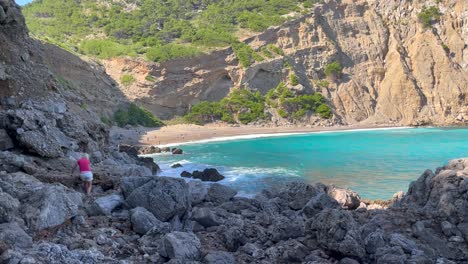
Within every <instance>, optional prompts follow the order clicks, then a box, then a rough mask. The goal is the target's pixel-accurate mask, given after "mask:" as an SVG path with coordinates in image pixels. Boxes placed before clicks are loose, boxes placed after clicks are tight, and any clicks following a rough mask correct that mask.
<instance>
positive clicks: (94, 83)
mask: <svg viewBox="0 0 468 264" xmlns="http://www.w3.org/2000/svg"><path fill="white" fill-rule="evenodd" d="M103 72H104V71H103V69H100V68H99V67H98V66H97V65H93V64H90V63H87V62H84V61H82V60H81V59H80V58H79V57H77V56H75V55H73V54H71V53H68V52H66V51H64V50H61V49H59V48H57V47H54V46H51V45H46V44H42V43H41V42H38V41H35V40H32V39H30V38H29V37H28V33H27V29H26V26H25V24H24V18H23V15H22V14H21V11H20V8H19V6H18V5H16V4H15V3H14V1H13V0H11V1H7V0H2V1H0V132H1V133H2V140H6V138H8V140H7V141H8V143H9V144H4V145H2V146H1V147H0V150H1V151H3V150H10V149H14V150H18V151H24V152H27V153H31V154H33V155H35V156H37V157H42V158H56V157H62V156H66V155H74V153H76V152H79V151H87V152H89V153H95V154H96V155H97V156H101V155H102V154H101V153H100V151H102V150H105V149H106V148H107V147H108V146H107V141H108V132H107V129H106V127H105V126H104V125H103V124H102V123H101V120H100V118H101V117H102V116H108V115H110V114H111V113H113V112H114V111H115V109H116V108H117V107H118V105H119V104H122V103H125V102H126V98H125V97H124V96H123V94H122V93H121V92H120V90H119V89H118V88H117V86H116V85H115V84H114V83H113V81H112V79H111V78H110V77H109V76H107V75H105V74H104V73H103ZM10 137H11V143H10V140H9V138H10ZM2 142H3V141H2ZM101 158H102V157H101ZM2 168H3V167H2ZM2 170H3V169H2Z"/></svg>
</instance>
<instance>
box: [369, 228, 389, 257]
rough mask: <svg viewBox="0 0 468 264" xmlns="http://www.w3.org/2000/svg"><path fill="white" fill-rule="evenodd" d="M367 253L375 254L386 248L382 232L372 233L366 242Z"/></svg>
mask: <svg viewBox="0 0 468 264" xmlns="http://www.w3.org/2000/svg"><path fill="white" fill-rule="evenodd" d="M364 244H365V247H366V251H367V253H369V254H375V253H376V252H377V250H378V249H379V248H381V247H385V246H386V242H385V238H384V234H383V232H382V231H381V230H376V231H374V232H372V233H370V234H369V235H368V236H367V237H366V239H365V240H364Z"/></svg>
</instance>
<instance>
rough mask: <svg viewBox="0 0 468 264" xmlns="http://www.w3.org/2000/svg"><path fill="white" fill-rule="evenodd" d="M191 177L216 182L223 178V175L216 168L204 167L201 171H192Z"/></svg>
mask: <svg viewBox="0 0 468 264" xmlns="http://www.w3.org/2000/svg"><path fill="white" fill-rule="evenodd" d="M192 177H193V178H194V179H199V180H202V181H210V182H217V181H221V180H224V176H223V175H221V174H220V173H219V172H218V170H216V169H214V168H210V169H205V170H203V171H194V172H192Z"/></svg>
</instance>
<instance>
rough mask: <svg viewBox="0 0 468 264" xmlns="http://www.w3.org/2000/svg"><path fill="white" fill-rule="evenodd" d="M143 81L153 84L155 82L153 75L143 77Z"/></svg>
mask: <svg viewBox="0 0 468 264" xmlns="http://www.w3.org/2000/svg"><path fill="white" fill-rule="evenodd" d="M145 80H147V81H148V82H154V81H155V80H156V78H154V76H153V75H149V74H148V75H146V76H145Z"/></svg>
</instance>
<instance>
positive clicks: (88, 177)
mask: <svg viewBox="0 0 468 264" xmlns="http://www.w3.org/2000/svg"><path fill="white" fill-rule="evenodd" d="M80 179H81V180H82V181H85V182H90V181H92V180H93V173H92V172H90V171H83V172H81V173H80Z"/></svg>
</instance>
